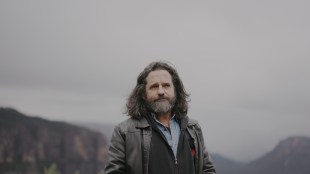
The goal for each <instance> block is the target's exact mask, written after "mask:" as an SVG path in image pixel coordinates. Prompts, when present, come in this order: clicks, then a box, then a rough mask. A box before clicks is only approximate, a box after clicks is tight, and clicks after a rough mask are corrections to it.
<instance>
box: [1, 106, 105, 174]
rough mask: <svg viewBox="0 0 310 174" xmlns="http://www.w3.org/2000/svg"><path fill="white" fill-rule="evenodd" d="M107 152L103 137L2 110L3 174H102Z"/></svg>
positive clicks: (62, 123) (61, 124) (75, 127)
mask: <svg viewBox="0 0 310 174" xmlns="http://www.w3.org/2000/svg"><path fill="white" fill-rule="evenodd" d="M106 148H107V140H106V139H105V138H104V136H103V135H102V134H101V133H98V132H94V131H91V130H89V129H86V128H82V127H79V126H75V125H71V124H68V123H64V122H55V121H48V120H44V119H41V118H38V117H29V116H26V115H24V114H22V113H20V112H18V111H16V110H14V109H10V108H0V173H1V174H41V173H43V171H44V169H49V168H50V167H51V166H56V167H57V170H58V171H59V172H60V173H61V174H74V173H76V172H77V173H78V171H79V172H80V174H98V173H99V172H100V171H102V169H103V167H104V164H105V161H106V157H107V155H106Z"/></svg>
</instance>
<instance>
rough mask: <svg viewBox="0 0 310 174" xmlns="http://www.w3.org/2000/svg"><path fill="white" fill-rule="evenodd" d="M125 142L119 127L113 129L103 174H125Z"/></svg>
mask: <svg viewBox="0 0 310 174" xmlns="http://www.w3.org/2000/svg"><path fill="white" fill-rule="evenodd" d="M125 160H126V159H125V141H124V137H123V135H122V133H121V130H120V128H119V126H116V127H115V128H114V132H113V134H112V138H111V143H110V147H109V151H108V161H107V164H106V166H105V174H125V173H126V164H125V163H126V162H125Z"/></svg>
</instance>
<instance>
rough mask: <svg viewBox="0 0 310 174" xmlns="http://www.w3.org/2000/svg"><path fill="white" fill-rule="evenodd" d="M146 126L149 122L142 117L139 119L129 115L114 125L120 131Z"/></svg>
mask: <svg viewBox="0 0 310 174" xmlns="http://www.w3.org/2000/svg"><path fill="white" fill-rule="evenodd" d="M148 126H149V124H148V122H147V120H146V119H145V118H144V117H142V118H140V119H136V118H132V117H130V118H127V119H126V120H124V121H122V122H120V123H119V124H118V125H116V128H117V129H120V131H122V132H128V131H132V130H136V129H139V128H144V127H148Z"/></svg>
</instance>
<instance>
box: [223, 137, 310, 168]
mask: <svg viewBox="0 0 310 174" xmlns="http://www.w3.org/2000/svg"><path fill="white" fill-rule="evenodd" d="M262 173H264V174H309V173H310V138H309V137H299V136H296V137H290V138H287V139H285V140H283V141H281V142H280V143H279V144H278V145H277V146H276V147H275V148H274V149H273V150H272V151H271V152H269V153H267V154H266V155H264V156H262V157H261V158H259V159H257V160H255V161H253V162H251V163H249V164H248V165H246V166H244V167H243V168H241V169H238V170H234V171H233V172H229V173H223V174H262Z"/></svg>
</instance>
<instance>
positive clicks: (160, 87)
mask: <svg viewBox="0 0 310 174" xmlns="http://www.w3.org/2000/svg"><path fill="white" fill-rule="evenodd" d="M158 95H160V96H162V95H164V89H163V87H162V86H159V88H158Z"/></svg>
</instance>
